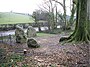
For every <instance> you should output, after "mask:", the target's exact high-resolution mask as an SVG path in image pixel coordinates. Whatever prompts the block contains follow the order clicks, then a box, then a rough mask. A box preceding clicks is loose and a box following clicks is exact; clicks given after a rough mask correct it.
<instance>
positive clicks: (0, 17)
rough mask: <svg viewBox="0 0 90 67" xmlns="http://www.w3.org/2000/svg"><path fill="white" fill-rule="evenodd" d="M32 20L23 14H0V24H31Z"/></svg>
mask: <svg viewBox="0 0 90 67" xmlns="http://www.w3.org/2000/svg"><path fill="white" fill-rule="evenodd" d="M32 22H34V19H33V18H32V17H31V16H30V15H28V14H23V13H14V12H0V24H17V23H32Z"/></svg>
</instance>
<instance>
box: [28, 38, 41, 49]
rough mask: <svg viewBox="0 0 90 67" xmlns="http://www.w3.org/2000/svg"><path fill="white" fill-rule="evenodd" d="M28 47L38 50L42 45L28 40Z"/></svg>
mask: <svg viewBox="0 0 90 67" xmlns="http://www.w3.org/2000/svg"><path fill="white" fill-rule="evenodd" d="M27 45H28V47H29V48H38V47H40V45H38V43H37V41H36V40H34V39H28V40H27Z"/></svg>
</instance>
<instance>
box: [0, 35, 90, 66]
mask: <svg viewBox="0 0 90 67" xmlns="http://www.w3.org/2000/svg"><path fill="white" fill-rule="evenodd" d="M60 37H61V35H52V36H43V37H35V38H34V39H35V40H36V41H37V42H38V44H39V45H40V48H28V47H27V45H26V44H16V45H9V47H7V45H6V47H5V46H4V48H6V50H7V51H8V53H12V52H13V53H16V54H23V49H27V54H26V55H25V60H24V61H22V62H18V63H17V64H18V66H19V67H22V64H27V65H28V66H29V67H88V66H87V63H89V61H90V60H89V51H88V50H89V46H88V45H86V44H85V43H79V44H75V43H66V44H64V45H62V44H61V43H59V39H60ZM1 47H2V46H1Z"/></svg>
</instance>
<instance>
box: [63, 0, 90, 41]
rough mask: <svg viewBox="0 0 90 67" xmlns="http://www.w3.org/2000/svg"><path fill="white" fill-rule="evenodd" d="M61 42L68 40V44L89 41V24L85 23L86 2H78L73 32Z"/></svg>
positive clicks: (85, 0) (83, 0) (82, 0)
mask: <svg viewBox="0 0 90 67" xmlns="http://www.w3.org/2000/svg"><path fill="white" fill-rule="evenodd" d="M63 40H68V41H69V42H71V41H85V42H88V41H90V22H88V21H87V0H78V2H77V18H76V27H75V30H74V32H73V33H72V34H71V35H70V36H69V37H68V38H67V39H63ZM63 40H62V41H63Z"/></svg>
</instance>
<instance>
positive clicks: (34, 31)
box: [27, 26, 36, 38]
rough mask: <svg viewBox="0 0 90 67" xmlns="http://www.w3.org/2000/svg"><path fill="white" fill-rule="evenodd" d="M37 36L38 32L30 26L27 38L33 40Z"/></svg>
mask: <svg viewBox="0 0 90 67" xmlns="http://www.w3.org/2000/svg"><path fill="white" fill-rule="evenodd" d="M35 36H36V30H35V29H34V28H33V27H32V26H29V27H28V29H27V37H28V38H31V37H35Z"/></svg>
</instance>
